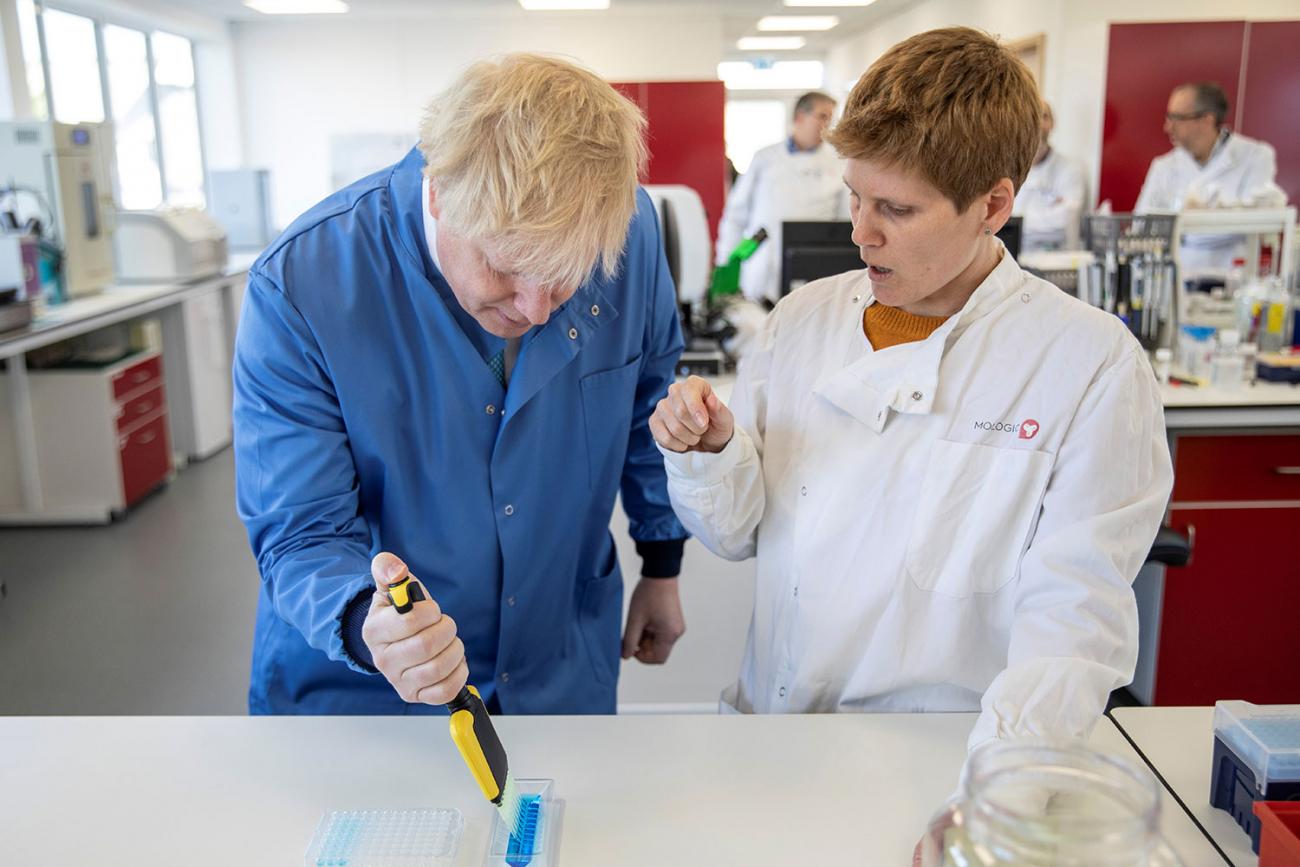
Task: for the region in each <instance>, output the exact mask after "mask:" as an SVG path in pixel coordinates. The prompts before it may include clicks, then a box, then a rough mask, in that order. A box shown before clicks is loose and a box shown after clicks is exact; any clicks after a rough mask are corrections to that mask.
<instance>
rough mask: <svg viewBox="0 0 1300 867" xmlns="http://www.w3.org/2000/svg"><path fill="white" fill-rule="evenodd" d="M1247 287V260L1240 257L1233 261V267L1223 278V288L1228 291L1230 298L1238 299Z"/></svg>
mask: <svg viewBox="0 0 1300 867" xmlns="http://www.w3.org/2000/svg"><path fill="white" fill-rule="evenodd" d="M1245 285H1246V260H1245V259H1244V258H1242V257H1240V256H1238V257H1237V258H1236V259H1233V260H1232V267H1231V268H1229V269H1228V273H1227V275H1226V276H1225V277H1224V278H1223V288H1224V289H1225V290H1227V293H1228V297H1229V298H1236V297H1237V294H1238V293H1239V292H1241V289H1242V287H1243V286H1245Z"/></svg>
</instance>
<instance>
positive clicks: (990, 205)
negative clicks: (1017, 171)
mask: <svg viewBox="0 0 1300 867" xmlns="http://www.w3.org/2000/svg"><path fill="white" fill-rule="evenodd" d="M1015 201H1016V188H1015V186H1014V185H1013V184H1012V183H1011V179H1010V178H1003V179H1002V180H1000V181H998V182H997V183H996V184H994V185H993V189H991V190H989V192H988V197H987V198H986V199H985V201H984V220H983V222H984V225H985V226H987V227H988V228H990V229H992V230H993V231H994V232H997V231H998V230H1000V229H1001V228H1002V227H1003V226H1005V225H1006V223H1007V220H1009V219H1011V208H1012V206H1013V205H1014V204H1015Z"/></svg>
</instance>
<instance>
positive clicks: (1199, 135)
mask: <svg viewBox="0 0 1300 867" xmlns="http://www.w3.org/2000/svg"><path fill="white" fill-rule="evenodd" d="M1227 116H1228V98H1227V96H1226V95H1225V94H1224V92H1223V88H1222V87H1220V86H1219V85H1217V84H1214V83H1213V82H1204V81H1203V82H1194V83H1190V84H1181V85H1179V86H1178V87H1176V88H1174V90H1173V92H1172V93H1170V94H1169V106H1168V110H1167V111H1166V112H1165V134H1166V135H1168V136H1169V140H1170V141H1171V142H1172V143H1173V145H1174V147H1173V150H1171V151H1169V152H1168V153H1165V154H1161V155H1160V156H1158V157H1156V158H1155V159H1153V160H1152V161H1151V167H1150V168H1149V169H1147V177H1146V180H1145V181H1144V182H1143V183H1142V192H1141V193H1139V194H1138V200H1137V204H1136V205H1135V206H1134V208H1133V210H1134V211H1135V212H1137V213H1150V212H1152V211H1181V210H1183V209H1184V208H1237V207H1246V208H1252V207H1253V208H1274V207H1281V206H1283V205H1285V204H1286V193H1285V192H1283V191H1282V189H1281V188H1280V187H1279V186H1278V185H1277V183H1276V180H1277V154H1276V153H1275V152H1274V150H1273V148H1272V146H1271V145H1268V144H1266V143H1264V142H1262V141H1256V140H1255V139H1253V138H1247V137H1246V136H1244V135H1242V134H1241V133H1237V132H1233V131H1232V130H1231V129H1229V128H1228V126H1227V125H1226V123H1225V120H1226V118H1227ZM1238 244H1239V241H1238V240H1237V239H1236V238H1234V237H1233V236H1231V235H1226V236H1225V235H1193V236H1188V237H1187V238H1186V240H1185V241H1184V243H1183V246H1182V250H1181V254H1182V259H1183V267H1184V268H1185V269H1187V268H1191V269H1200V268H1217V269H1219V270H1224V269H1226V268H1227V267H1228V266H1229V265H1230V264H1231V262H1232V257H1233V255H1234V253H1235V252H1236V250H1237V247H1238Z"/></svg>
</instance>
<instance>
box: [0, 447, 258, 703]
mask: <svg viewBox="0 0 1300 867" xmlns="http://www.w3.org/2000/svg"><path fill="white" fill-rule="evenodd" d="M0 580H2V581H3V582H4V585H5V591H6V592H5V596H4V598H3V599H0V714H237V713H245V712H246V710H247V705H246V702H245V694H246V691H247V688H248V663H249V658H250V654H251V648H250V641H251V639H252V634H253V613H254V611H255V609H256V606H257V590H258V578H257V569H256V566H255V564H254V561H253V557H252V555H251V554H250V553H249V550H248V542H247V539H246V537H245V536H244V531H243V527H242V525H241V524H240V523H239V520H238V518H237V517H236V515H235V511H234V460H233V457H232V453H231V451H230V450H229V449H227V450H225V451H223V452H219V453H218V454H216V455H214V456H213V457H211V458H209V459H208V460H206V461H202V462H199V463H195V464H191V465H190V466H189V467H188V468H187V469H186V470H185V471H183V472H181V473H180V474H178V475H177V476H176V478H175V479H173V480H172V482H171V484H170V485H168V486H167V487H165V488H163V489H162V490H160V491H159V492H157V493H155V494H154V495H153V496H151V497H149V498H148V499H147V500H145V501H144V502H142V503H140V504H139V505H138V506H137V507H136V508H135V509H133V510H132V511H131V513H130V514H129V515H128V516H127V518H126V519H125V520H121V521H118V522H116V523H114V524H111V525H109V526H105V527H59V528H32V529H28V528H6V529H0Z"/></svg>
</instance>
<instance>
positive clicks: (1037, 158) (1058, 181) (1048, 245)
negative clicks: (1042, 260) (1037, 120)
mask: <svg viewBox="0 0 1300 867" xmlns="http://www.w3.org/2000/svg"><path fill="white" fill-rule="evenodd" d="M1055 125H1056V124H1055V120H1054V119H1053V118H1052V107H1051V106H1050V105H1048V104H1047V103H1046V102H1044V103H1043V118H1042V127H1041V129H1042V132H1041V137H1040V138H1039V140H1038V151H1037V153H1035V154H1034V164H1033V165H1032V166H1030V168H1029V177H1027V178H1025V182H1024V184H1023V185H1021V187H1020V189H1018V190H1016V203H1015V208H1014V209H1013V210H1012V213H1013V214H1016V215H1017V216H1020V217H1023V218H1024V220H1025V222H1024V226H1023V227H1022V228H1021V241H1020V249H1021V250H1022V251H1025V252H1031V251H1034V250H1077V249H1078V248H1079V228H1080V221H1081V220H1082V219H1083V212H1084V208H1085V207H1086V204H1087V198H1088V182H1087V180H1086V179H1085V178H1084V173H1083V166H1082V165H1080V164H1079V162H1078V161H1077V160H1073V159H1071V158H1070V157H1067V156H1066V155H1065V154H1063V153H1061V152H1060V151H1058V150H1056V149H1055V148H1053V147H1052V145H1051V143H1050V141H1049V138H1050V137H1051V135H1052V129H1053V127H1054V126H1055Z"/></svg>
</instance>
